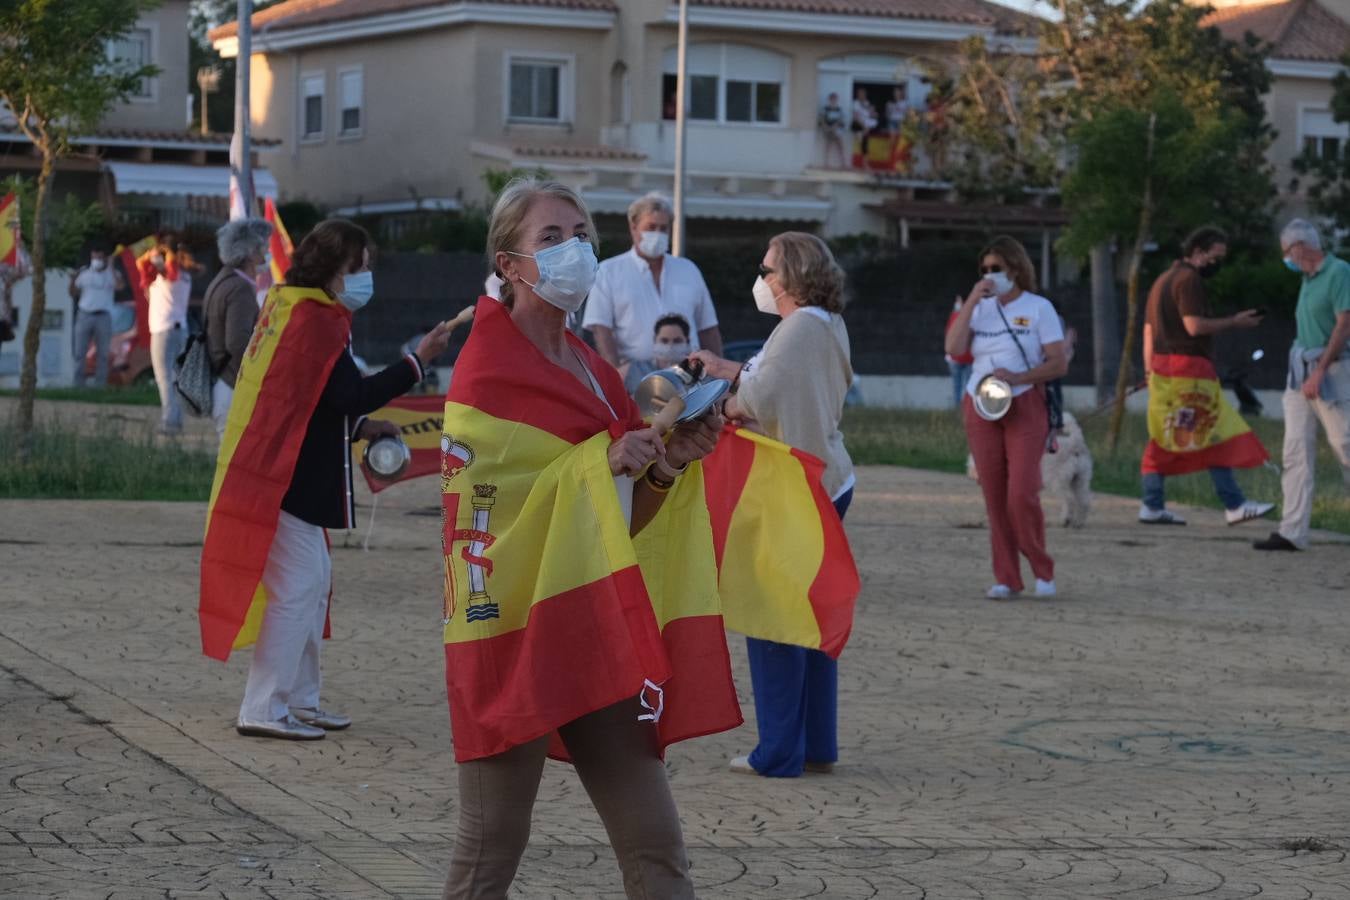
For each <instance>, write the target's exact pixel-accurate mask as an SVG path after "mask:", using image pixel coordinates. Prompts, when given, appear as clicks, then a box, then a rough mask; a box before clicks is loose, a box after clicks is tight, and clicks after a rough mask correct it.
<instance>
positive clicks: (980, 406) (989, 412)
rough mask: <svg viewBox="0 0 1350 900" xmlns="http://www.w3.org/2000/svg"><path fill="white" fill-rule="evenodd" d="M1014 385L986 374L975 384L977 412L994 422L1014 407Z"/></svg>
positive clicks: (982, 417)
mask: <svg viewBox="0 0 1350 900" xmlns="http://www.w3.org/2000/svg"><path fill="white" fill-rule="evenodd" d="M1012 402H1013V390H1012V385H1010V384H1008V382H1006V381H1004V380H1003V379H1002V378H998V377H996V376H993V375H986V376H984V377H983V378H981V379H980V383H979V384H978V385H976V386H975V397H974V403H975V412H976V414H978V415H979V417H980V418H981V419H984V420H986V421H988V422H994V421H997V420H998V419H1001V418H1003V417H1004V416H1006V415H1007V414H1008V410H1010V409H1012Z"/></svg>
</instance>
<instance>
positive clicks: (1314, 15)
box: [1204, 0, 1350, 62]
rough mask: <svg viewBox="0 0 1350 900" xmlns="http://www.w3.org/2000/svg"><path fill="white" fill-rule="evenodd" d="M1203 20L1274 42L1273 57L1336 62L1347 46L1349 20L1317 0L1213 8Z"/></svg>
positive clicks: (1229, 33) (1237, 35)
mask: <svg viewBox="0 0 1350 900" xmlns="http://www.w3.org/2000/svg"><path fill="white" fill-rule="evenodd" d="M1204 24H1206V25H1214V26H1217V27H1218V29H1219V30H1220V31H1222V32H1223V33H1224V35H1225V36H1226V37H1229V38H1232V39H1234V40H1240V39H1241V38H1242V36H1243V35H1244V34H1246V33H1247V32H1251V33H1252V34H1254V35H1256V36H1257V37H1258V38H1260V39H1261V40H1263V41H1266V42H1268V43H1270V44H1271V45H1272V46H1273V49H1272V50H1271V53H1270V55H1271V57H1273V58H1275V59H1299V60H1307V61H1311V62H1337V61H1339V60H1340V58H1341V56H1342V55H1344V54H1345V52H1346V51H1347V49H1350V24H1347V23H1346V22H1345V20H1344V19H1342V18H1341V17H1340V16H1338V15H1336V14H1335V13H1333V12H1331V11H1329V10H1328V9H1327V8H1326V7H1324V6H1322V5H1321V4H1320V3H1318V2H1317V0H1275V2H1271V3H1252V4H1242V5H1237V6H1228V7H1224V8H1223V9H1219V10H1215V11H1214V12H1213V13H1211V14H1210V15H1208V16H1206V17H1205V19H1204Z"/></svg>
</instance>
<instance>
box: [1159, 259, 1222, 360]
mask: <svg viewBox="0 0 1350 900" xmlns="http://www.w3.org/2000/svg"><path fill="white" fill-rule="evenodd" d="M1207 307H1208V303H1207V300H1206V297H1205V283H1204V279H1202V278H1201V277H1200V272H1199V271H1198V270H1197V269H1196V268H1195V266H1192V265H1190V264H1189V263H1186V262H1182V261H1181V260H1178V261H1177V262H1174V263H1172V268H1170V269H1168V270H1167V271H1166V272H1164V273H1162V275H1160V276H1159V277H1158V280H1157V281H1155V282H1153V288H1152V289H1151V290H1150V291H1149V292H1148V311H1147V312H1146V313H1145V321H1147V322H1148V325H1149V328H1151V329H1152V330H1153V352H1154V353H1179V354H1181V355H1183V356H1203V357H1205V358H1206V359H1211V358H1212V357H1211V355H1210V353H1211V347H1210V338H1209V335H1200V336H1198V337H1192V336H1191V335H1190V334H1187V333H1186V325H1185V323H1183V322H1182V321H1181V318H1182V316H1208V315H1209V311H1208V308H1207Z"/></svg>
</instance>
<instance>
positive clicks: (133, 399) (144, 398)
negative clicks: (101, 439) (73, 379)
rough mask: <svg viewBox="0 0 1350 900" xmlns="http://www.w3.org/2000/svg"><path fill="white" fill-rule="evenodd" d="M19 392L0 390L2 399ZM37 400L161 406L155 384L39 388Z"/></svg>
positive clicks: (14, 395) (16, 394) (6, 389)
mask: <svg viewBox="0 0 1350 900" xmlns="http://www.w3.org/2000/svg"><path fill="white" fill-rule="evenodd" d="M18 396H19V392H18V391H17V390H13V389H11V388H5V389H3V390H0V397H18ZM37 399H39V400H55V401H58V402H66V403H110V404H118V405H121V406H159V390H158V388H156V387H155V385H154V382H151V383H150V384H134V385H129V386H128V387H107V388H103V389H101V390H95V389H93V388H76V387H64V388H38V392H37Z"/></svg>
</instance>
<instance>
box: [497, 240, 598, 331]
mask: <svg viewBox="0 0 1350 900" xmlns="http://www.w3.org/2000/svg"><path fill="white" fill-rule="evenodd" d="M507 252H509V253H510V254H511V255H512V256H523V257H525V258H527V259H533V260H534V262H535V265H537V266H538V267H539V280H538V281H536V282H535V283H534V284H530V283H529V282H528V281H525V279H523V278H522V279H521V281H525V284H528V285H529V286H530V287H532V288H534V293H535V295H536V296H538V297H539V299H540V300H543V301H544V302H546V303H548V304H549V305H551V306H556V307H557V308H558V309H561V310H562V311H563V312H568V313H574V312H576V311H577V310H579V309H581V304H583V303H585V302H586V295H587V294H589V293H590V292H591V285H593V284H595V270H596V269H597V268H599V266H600V263H599V262H598V261H597V260H596V258H595V248H594V247H592V246H591V242H590V241H583V240H581V239H580V238H572V239H571V240H570V241H564V242H563V243H561V244H559V245H558V246H556V247H549V248H548V249H547V250H540V251H539V252H538V253H536V254H534V256H530V254H528V253H516V252H515V251H507Z"/></svg>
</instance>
